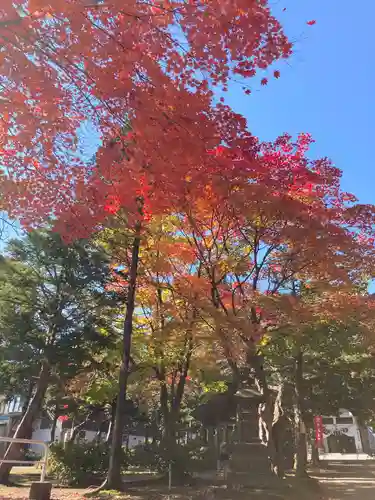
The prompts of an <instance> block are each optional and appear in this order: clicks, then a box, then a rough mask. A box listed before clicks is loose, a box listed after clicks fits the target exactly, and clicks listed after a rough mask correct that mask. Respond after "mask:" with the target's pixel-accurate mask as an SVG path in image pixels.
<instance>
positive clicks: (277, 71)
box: [273, 69, 280, 78]
mask: <svg viewBox="0 0 375 500" xmlns="http://www.w3.org/2000/svg"><path fill="white" fill-rule="evenodd" d="M273 76H274V77H275V78H280V71H279V70H278V69H277V70H276V71H274V72H273Z"/></svg>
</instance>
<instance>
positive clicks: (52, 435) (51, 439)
mask: <svg viewBox="0 0 375 500" xmlns="http://www.w3.org/2000/svg"><path fill="white" fill-rule="evenodd" d="M58 418H59V414H58V405H56V408H55V413H54V415H53V420H52V427H51V438H50V442H51V443H54V442H55V438H56V427H57V419H58Z"/></svg>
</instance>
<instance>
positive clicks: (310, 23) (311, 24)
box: [306, 19, 316, 26]
mask: <svg viewBox="0 0 375 500" xmlns="http://www.w3.org/2000/svg"><path fill="white" fill-rule="evenodd" d="M306 24H308V25H309V26H314V24H316V21H315V19H312V20H311V21H307V23H306Z"/></svg>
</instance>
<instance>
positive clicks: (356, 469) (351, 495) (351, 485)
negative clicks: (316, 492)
mask: <svg viewBox="0 0 375 500" xmlns="http://www.w3.org/2000/svg"><path fill="white" fill-rule="evenodd" d="M311 475H313V477H316V479H318V480H319V481H320V483H321V484H322V485H323V486H324V488H325V490H326V492H327V498H329V500H354V499H358V500H375V461H374V462H373V461H371V462H351V463H340V464H339V463H336V464H334V463H333V464H330V465H329V466H327V468H326V469H324V470H321V471H320V472H319V473H313V474H311Z"/></svg>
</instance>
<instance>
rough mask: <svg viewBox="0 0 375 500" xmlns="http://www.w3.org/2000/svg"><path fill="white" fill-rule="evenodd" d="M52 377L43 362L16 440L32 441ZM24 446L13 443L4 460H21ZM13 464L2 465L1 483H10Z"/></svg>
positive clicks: (15, 434)
mask: <svg viewBox="0 0 375 500" xmlns="http://www.w3.org/2000/svg"><path fill="white" fill-rule="evenodd" d="M49 377H50V367H49V365H48V363H47V362H46V361H43V363H42V367H41V370H40V373H39V378H38V381H37V383H36V388H35V393H34V395H33V396H32V398H31V399H30V403H29V406H28V407H27V409H26V411H25V413H24V415H23V417H22V419H21V422H20V423H19V425H18V427H17V429H16V432H15V433H14V436H13V437H14V438H18V439H30V438H31V435H32V426H33V422H34V421H35V419H36V418H37V416H38V414H39V413H40V410H41V407H42V403H43V399H44V396H45V394H46V391H47V387H48V382H49ZM23 447H24V445H23V444H21V443H11V444H10V446H9V447H8V449H7V451H6V453H5V455H4V460H21V457H22V450H23ZM12 467H13V464H4V463H2V464H1V465H0V483H2V484H7V483H9V474H10V471H11V470H12Z"/></svg>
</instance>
